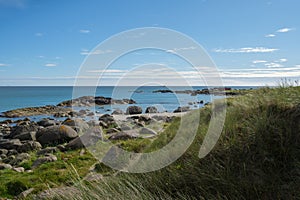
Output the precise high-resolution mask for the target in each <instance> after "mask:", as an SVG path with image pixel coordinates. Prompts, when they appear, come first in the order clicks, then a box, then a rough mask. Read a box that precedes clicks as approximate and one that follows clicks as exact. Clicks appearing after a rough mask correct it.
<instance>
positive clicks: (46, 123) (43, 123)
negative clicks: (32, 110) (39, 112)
mask: <svg viewBox="0 0 300 200" xmlns="http://www.w3.org/2000/svg"><path fill="white" fill-rule="evenodd" d="M58 123H59V122H58V121H56V120H54V119H48V118H43V119H41V120H40V121H38V122H37V124H38V125H39V126H43V127H48V126H54V125H58Z"/></svg>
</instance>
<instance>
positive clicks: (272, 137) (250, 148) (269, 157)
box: [65, 87, 300, 199]
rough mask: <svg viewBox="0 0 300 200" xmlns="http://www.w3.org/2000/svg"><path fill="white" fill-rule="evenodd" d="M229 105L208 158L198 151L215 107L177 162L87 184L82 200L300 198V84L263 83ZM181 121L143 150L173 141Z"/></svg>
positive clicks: (207, 112)
mask: <svg viewBox="0 0 300 200" xmlns="http://www.w3.org/2000/svg"><path fill="white" fill-rule="evenodd" d="M227 105H228V107H227V117H226V122H225V127H224V130H223V132H222V135H221V137H220V139H219V141H218V143H217V145H216V146H215V148H214V149H213V151H212V152H211V153H210V154H209V155H207V156H206V157H205V158H203V159H199V158H198V151H199V149H200V146H201V143H202V141H203V138H204V136H205V133H206V130H207V124H208V121H209V118H210V107H209V106H208V107H206V108H204V109H201V119H200V122H199V123H200V127H199V129H198V133H197V137H196V138H195V140H194V143H193V144H192V145H191V147H190V148H189V149H188V151H187V152H186V153H185V154H184V155H183V156H182V157H181V158H180V159H178V160H177V161H176V162H174V163H173V164H172V165H170V166H168V167H166V168H164V169H161V170H159V171H155V172H151V173H146V174H127V173H117V174H116V175H115V176H110V177H107V178H105V179H104V180H103V181H101V182H99V183H91V184H85V183H82V184H81V186H82V187H81V191H82V195H78V196H77V199H91V198H99V199H102V198H103V199H128V198H130V199H297V198H300V190H299V188H300V127H299V124H300V123H299V122H300V87H279V88H262V89H259V90H256V91H254V92H251V93H248V94H247V95H245V96H240V97H236V98H229V99H228V101H227ZM195 112H197V111H195ZM185 117H188V118H189V117H193V114H191V115H187V116H185ZM190 120H192V119H190ZM178 123H179V119H177V120H175V121H174V122H173V123H172V124H171V126H170V127H169V128H167V129H166V131H165V132H164V134H161V135H160V136H159V137H158V138H157V139H156V140H155V141H154V142H152V143H151V144H149V145H148V146H147V147H145V148H144V150H143V151H153V150H156V149H159V148H160V147H161V146H163V145H165V144H166V143H168V142H169V141H170V140H171V139H172V138H173V137H174V133H176V131H174V130H176V127H178ZM187 129H188V127H187ZM65 198H68V197H65Z"/></svg>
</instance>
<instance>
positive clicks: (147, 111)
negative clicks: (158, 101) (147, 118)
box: [145, 106, 158, 113]
mask: <svg viewBox="0 0 300 200" xmlns="http://www.w3.org/2000/svg"><path fill="white" fill-rule="evenodd" d="M145 113H158V110H157V108H156V107H155V106H149V107H147V108H146V111H145Z"/></svg>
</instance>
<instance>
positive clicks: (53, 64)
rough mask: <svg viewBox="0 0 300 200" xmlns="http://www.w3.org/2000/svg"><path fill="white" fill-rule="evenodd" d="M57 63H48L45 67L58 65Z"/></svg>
mask: <svg viewBox="0 0 300 200" xmlns="http://www.w3.org/2000/svg"><path fill="white" fill-rule="evenodd" d="M56 66H57V64H56V63H47V64H45V67H56Z"/></svg>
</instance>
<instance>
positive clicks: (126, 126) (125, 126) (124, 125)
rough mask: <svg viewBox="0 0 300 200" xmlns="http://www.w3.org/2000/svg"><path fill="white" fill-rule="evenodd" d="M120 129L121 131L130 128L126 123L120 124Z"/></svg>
mask: <svg viewBox="0 0 300 200" xmlns="http://www.w3.org/2000/svg"><path fill="white" fill-rule="evenodd" d="M120 128H121V130H122V131H128V130H131V127H130V126H128V125H126V124H121V126H120Z"/></svg>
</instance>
